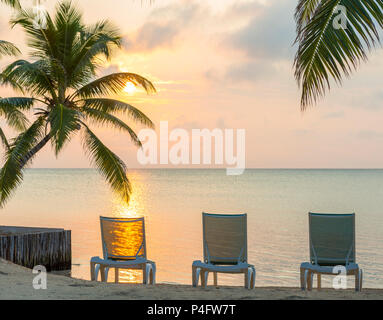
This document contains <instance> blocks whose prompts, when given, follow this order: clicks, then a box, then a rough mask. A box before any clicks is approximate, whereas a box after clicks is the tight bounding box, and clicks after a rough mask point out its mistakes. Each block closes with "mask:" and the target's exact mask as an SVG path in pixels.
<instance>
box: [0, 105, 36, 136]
mask: <svg viewBox="0 0 383 320" xmlns="http://www.w3.org/2000/svg"><path fill="white" fill-rule="evenodd" d="M16 99H17V98H16ZM12 102H14V101H12V99H9V98H2V99H0V116H2V117H4V118H5V120H6V123H7V125H8V126H10V127H11V128H13V129H16V130H17V131H23V130H25V129H26V127H27V125H28V123H29V121H28V119H27V117H26V116H25V115H24V113H23V112H22V111H20V110H19V108H18V107H17V105H15V104H13V103H12ZM21 109H23V106H21Z"/></svg>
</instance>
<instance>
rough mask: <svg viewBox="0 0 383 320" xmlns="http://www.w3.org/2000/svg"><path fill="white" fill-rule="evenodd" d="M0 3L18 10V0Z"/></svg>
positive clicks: (7, 0) (0, 0)
mask: <svg viewBox="0 0 383 320" xmlns="http://www.w3.org/2000/svg"><path fill="white" fill-rule="evenodd" d="M0 2H3V3H5V4H7V5H9V6H11V7H13V8H16V9H18V8H20V1H19V0H0Z"/></svg>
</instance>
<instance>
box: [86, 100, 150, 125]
mask: <svg viewBox="0 0 383 320" xmlns="http://www.w3.org/2000/svg"><path fill="white" fill-rule="evenodd" d="M81 102H83V103H84V107H86V108H92V109H95V110H98V111H102V112H107V113H120V114H125V115H128V116H129V117H131V119H133V120H134V121H136V122H138V123H141V124H143V125H144V126H147V127H149V128H154V124H153V122H152V121H151V120H150V119H149V118H148V117H147V116H146V115H145V114H144V113H143V112H142V111H140V110H138V109H137V108H135V107H133V106H132V105H131V104H129V103H126V102H123V101H119V100H115V99H107V98H89V99H84V100H82V101H81Z"/></svg>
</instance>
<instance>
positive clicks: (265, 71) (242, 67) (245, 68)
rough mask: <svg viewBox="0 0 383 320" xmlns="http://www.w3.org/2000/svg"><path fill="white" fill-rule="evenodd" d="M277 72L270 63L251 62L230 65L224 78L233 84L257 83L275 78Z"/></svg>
mask: <svg viewBox="0 0 383 320" xmlns="http://www.w3.org/2000/svg"><path fill="white" fill-rule="evenodd" d="M275 71H276V70H275V68H274V67H273V66H272V64H270V63H262V62H256V61H250V62H244V63H237V64H232V65H230V66H229V67H228V68H227V69H226V72H225V75H224V78H225V79H226V80H227V81H231V82H241V81H251V82H255V81H258V80H265V79H266V78H269V77H271V76H273V75H274V74H275Z"/></svg>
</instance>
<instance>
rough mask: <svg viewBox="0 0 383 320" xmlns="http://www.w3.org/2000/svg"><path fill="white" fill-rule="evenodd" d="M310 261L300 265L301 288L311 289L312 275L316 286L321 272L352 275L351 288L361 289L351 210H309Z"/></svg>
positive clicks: (361, 279) (319, 282)
mask: <svg viewBox="0 0 383 320" xmlns="http://www.w3.org/2000/svg"><path fill="white" fill-rule="evenodd" d="M309 242H310V262H303V263H302V264H301V267H300V277H301V288H302V290H305V289H306V287H307V289H308V290H312V286H313V278H314V275H316V276H317V287H318V290H320V288H321V275H322V274H328V275H338V274H339V272H340V271H341V269H343V271H344V275H353V276H355V290H356V291H360V290H362V281H363V272H362V270H361V269H360V268H359V266H358V264H356V259H355V213H352V214H323V213H322V214H321V213H311V212H309Z"/></svg>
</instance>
